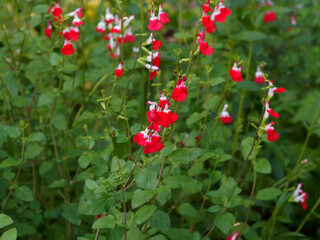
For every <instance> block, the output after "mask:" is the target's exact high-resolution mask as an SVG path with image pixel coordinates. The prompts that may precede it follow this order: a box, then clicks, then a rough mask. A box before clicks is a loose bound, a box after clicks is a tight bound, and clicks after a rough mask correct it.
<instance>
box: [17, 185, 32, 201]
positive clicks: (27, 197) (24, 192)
mask: <svg viewBox="0 0 320 240" xmlns="http://www.w3.org/2000/svg"><path fill="white" fill-rule="evenodd" d="M14 195H15V197H16V198H18V199H20V200H22V201H26V202H31V201H33V193H32V191H31V189H30V188H29V187H28V186H21V187H18V188H17V189H16V191H15V192H14Z"/></svg>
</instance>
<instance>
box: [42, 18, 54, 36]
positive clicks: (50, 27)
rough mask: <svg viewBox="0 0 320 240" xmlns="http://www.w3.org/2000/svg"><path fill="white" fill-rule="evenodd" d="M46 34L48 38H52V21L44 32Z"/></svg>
mask: <svg viewBox="0 0 320 240" xmlns="http://www.w3.org/2000/svg"><path fill="white" fill-rule="evenodd" d="M44 33H45V34H46V36H47V37H48V38H51V33H52V23H51V21H50V20H49V21H48V25H47V28H46V29H45V30H44Z"/></svg>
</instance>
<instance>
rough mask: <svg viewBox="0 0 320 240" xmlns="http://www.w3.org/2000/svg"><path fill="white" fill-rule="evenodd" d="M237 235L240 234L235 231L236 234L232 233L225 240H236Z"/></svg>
mask: <svg viewBox="0 0 320 240" xmlns="http://www.w3.org/2000/svg"><path fill="white" fill-rule="evenodd" d="M239 234H240V231H237V232H236V233H232V234H231V235H230V236H229V237H228V238H227V239H226V240H237V238H238V236H239Z"/></svg>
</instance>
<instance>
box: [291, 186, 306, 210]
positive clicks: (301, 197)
mask: <svg viewBox="0 0 320 240" xmlns="http://www.w3.org/2000/svg"><path fill="white" fill-rule="evenodd" d="M302 185H303V184H302V183H299V184H298V186H297V188H296V190H295V191H294V192H293V197H294V201H295V202H300V203H301V206H302V208H303V210H307V199H308V194H307V193H306V192H304V191H303V190H302V189H301V187H302Z"/></svg>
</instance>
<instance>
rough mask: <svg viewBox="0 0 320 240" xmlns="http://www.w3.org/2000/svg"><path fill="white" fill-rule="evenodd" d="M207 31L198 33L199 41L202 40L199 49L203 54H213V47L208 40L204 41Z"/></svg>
mask: <svg viewBox="0 0 320 240" xmlns="http://www.w3.org/2000/svg"><path fill="white" fill-rule="evenodd" d="M205 35H206V33H205V31H204V30H203V31H202V32H201V33H198V34H197V36H198V39H197V43H198V42H200V44H199V50H200V52H201V53H202V54H203V55H211V54H212V53H213V48H212V47H210V46H209V44H208V43H207V42H205V41H204V37H205Z"/></svg>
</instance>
